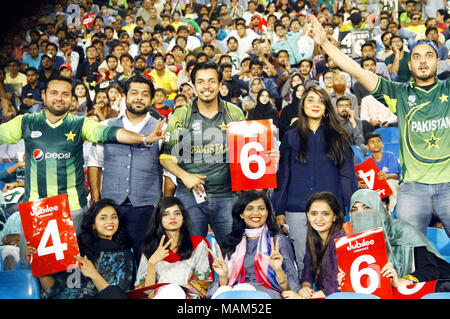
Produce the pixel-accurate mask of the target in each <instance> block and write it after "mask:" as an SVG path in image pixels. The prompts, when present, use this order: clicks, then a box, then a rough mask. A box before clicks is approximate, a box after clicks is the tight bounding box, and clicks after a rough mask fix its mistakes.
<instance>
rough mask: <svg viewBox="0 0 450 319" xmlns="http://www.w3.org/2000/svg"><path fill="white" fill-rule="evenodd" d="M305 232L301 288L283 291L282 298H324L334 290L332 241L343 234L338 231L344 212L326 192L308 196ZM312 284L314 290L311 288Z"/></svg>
mask: <svg viewBox="0 0 450 319" xmlns="http://www.w3.org/2000/svg"><path fill="white" fill-rule="evenodd" d="M306 216H307V221H308V233H307V242H306V254H305V258H304V260H303V264H304V265H305V268H303V272H302V277H301V279H300V283H301V285H302V289H300V290H299V291H298V293H296V292H294V291H285V292H283V298H286V299H294V298H300V299H314V298H325V297H326V296H328V295H329V294H331V293H334V292H338V291H339V286H338V282H337V273H338V266H337V256H336V246H335V244H334V240H335V239H337V238H339V237H342V236H344V235H345V233H344V231H343V230H342V224H343V223H344V214H343V212H342V209H341V205H340V204H339V200H338V199H337V198H336V196H334V195H333V194H332V193H330V192H317V193H314V194H313V195H311V197H310V198H309V199H308V203H307V204H306ZM313 284H315V285H316V287H317V289H316V291H314V290H313Z"/></svg>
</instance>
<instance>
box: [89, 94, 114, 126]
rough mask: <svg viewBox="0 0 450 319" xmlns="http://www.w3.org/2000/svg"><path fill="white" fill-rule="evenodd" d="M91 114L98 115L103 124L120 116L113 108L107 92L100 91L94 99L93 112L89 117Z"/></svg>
mask: <svg viewBox="0 0 450 319" xmlns="http://www.w3.org/2000/svg"><path fill="white" fill-rule="evenodd" d="M90 114H95V115H97V116H98V118H99V119H100V122H102V121H105V120H107V119H110V118H113V117H116V116H118V115H119V112H118V111H116V110H114V109H113V108H112V107H111V105H110V103H109V98H108V94H106V91H98V92H97V93H96V94H95V97H94V105H93V107H92V111H91V112H89V113H88V115H90Z"/></svg>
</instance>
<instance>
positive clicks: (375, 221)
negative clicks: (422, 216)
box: [338, 189, 450, 292]
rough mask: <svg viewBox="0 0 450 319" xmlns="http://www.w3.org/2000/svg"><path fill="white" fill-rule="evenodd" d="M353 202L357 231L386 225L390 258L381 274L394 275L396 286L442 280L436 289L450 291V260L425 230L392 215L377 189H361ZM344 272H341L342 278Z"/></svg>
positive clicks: (393, 284) (351, 214)
mask: <svg viewBox="0 0 450 319" xmlns="http://www.w3.org/2000/svg"><path fill="white" fill-rule="evenodd" d="M350 205H351V206H350V207H351V209H350V222H351V226H352V228H353V233H360V232H363V231H366V230H370V229H374V228H377V227H382V228H383V231H384V236H385V241H386V250H387V255H388V260H389V262H388V263H387V264H386V265H385V266H384V267H383V268H382V270H381V274H382V275H383V276H385V277H391V281H392V286H393V287H398V286H401V285H409V284H413V283H418V282H424V281H432V280H438V281H437V284H436V292H442V291H450V264H449V263H448V262H447V261H445V259H443V258H442V256H441V255H440V254H439V253H438V251H437V250H436V249H435V248H434V247H433V245H432V244H431V243H430V241H429V240H428V239H427V238H426V236H425V235H424V234H423V233H422V232H420V231H419V230H417V229H416V228H415V227H414V226H412V225H411V224H409V223H407V222H405V221H403V220H400V219H392V217H391V216H390V215H389V214H388V213H387V212H386V210H385V208H384V206H383V203H382V201H381V198H380V196H379V195H378V193H377V192H375V191H373V190H369V189H360V190H358V191H356V192H355V193H354V194H353V196H352V198H351V201H350ZM342 276H343V274H342V272H341V273H340V275H339V276H338V278H340V279H338V280H341V279H342Z"/></svg>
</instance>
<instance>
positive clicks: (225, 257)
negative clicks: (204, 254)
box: [207, 190, 299, 299]
mask: <svg viewBox="0 0 450 319" xmlns="http://www.w3.org/2000/svg"><path fill="white" fill-rule="evenodd" d="M232 217H233V229H232V231H231V233H230V234H229V235H228V236H227V237H226V239H225V241H224V243H223V245H222V247H217V252H216V253H214V252H213V251H211V250H210V253H211V255H212V256H213V258H214V262H213V269H214V271H215V272H216V273H217V275H218V278H217V279H216V281H215V282H214V283H213V284H212V285H211V286H210V287H209V290H208V294H207V298H215V296H217V295H218V294H219V293H221V292H222V291H226V290H231V289H233V287H235V289H237V290H240V289H246V290H248V289H249V288H250V289H254V290H259V291H263V292H265V293H267V294H268V295H269V296H270V297H271V298H273V299H280V298H281V292H282V291H284V290H289V289H297V288H296V287H299V280H298V276H297V270H296V268H295V258H294V252H293V250H292V246H291V243H290V242H289V239H288V238H287V237H286V236H285V235H283V234H282V233H281V232H280V230H279V228H278V227H277V224H276V223H275V221H274V215H273V211H272V206H271V203H270V201H269V199H268V198H267V196H266V195H265V193H264V192H261V191H256V190H252V191H248V192H245V193H243V194H242V195H241V196H240V197H239V199H238V200H237V201H236V203H235V205H234V206H233V210H232ZM222 252H223V254H222ZM242 284H246V285H242ZM237 285H238V286H237ZM244 287H245V288H244Z"/></svg>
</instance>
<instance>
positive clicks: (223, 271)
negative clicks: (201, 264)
mask: <svg viewBox="0 0 450 319" xmlns="http://www.w3.org/2000/svg"><path fill="white" fill-rule="evenodd" d="M216 247H217V253H218V256H216V254H214V252H213V251H212V250H211V249H209V248H208V251H209V253H210V254H211V256H212V257H213V263H212V266H213V269H214V271H215V272H216V273H217V275H218V276H219V278H227V281H228V266H227V263H226V262H225V260H224V259H223V256H222V251H221V250H220V247H219V245H216Z"/></svg>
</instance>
